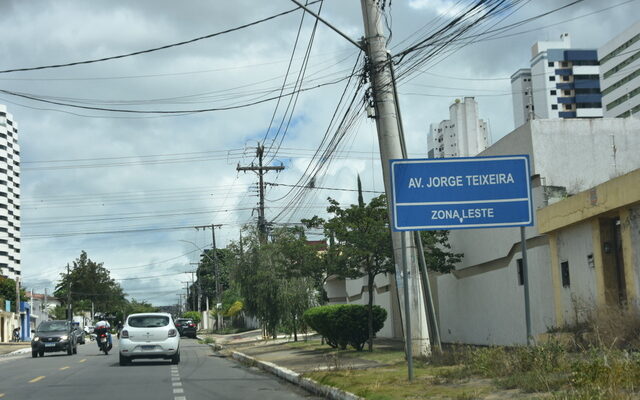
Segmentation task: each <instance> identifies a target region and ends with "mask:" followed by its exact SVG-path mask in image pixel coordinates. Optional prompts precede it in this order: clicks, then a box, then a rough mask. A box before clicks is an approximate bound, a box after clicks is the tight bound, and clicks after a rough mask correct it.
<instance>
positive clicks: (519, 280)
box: [516, 258, 524, 286]
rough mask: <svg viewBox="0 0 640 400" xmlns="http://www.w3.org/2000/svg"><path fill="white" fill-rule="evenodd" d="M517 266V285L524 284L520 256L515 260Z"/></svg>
mask: <svg viewBox="0 0 640 400" xmlns="http://www.w3.org/2000/svg"><path fill="white" fill-rule="evenodd" d="M516 264H517V266H518V285H520V286H524V266H523V265H522V258H518V259H517V260H516Z"/></svg>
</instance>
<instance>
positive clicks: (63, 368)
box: [60, 365, 71, 371]
mask: <svg viewBox="0 0 640 400" xmlns="http://www.w3.org/2000/svg"><path fill="white" fill-rule="evenodd" d="M69 368H71V367H69V366H68V365H67V366H66V367H62V368H60V371H64V370H65V369H69Z"/></svg>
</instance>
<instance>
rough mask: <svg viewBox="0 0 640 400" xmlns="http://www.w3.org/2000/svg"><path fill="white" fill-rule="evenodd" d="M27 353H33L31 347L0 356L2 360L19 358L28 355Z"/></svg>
mask: <svg viewBox="0 0 640 400" xmlns="http://www.w3.org/2000/svg"><path fill="white" fill-rule="evenodd" d="M27 353H31V349H30V348H29V347H26V348H24V349H19V350H16V351H12V352H11V353H6V354H0V358H3V357H11V356H19V355H21V354H27Z"/></svg>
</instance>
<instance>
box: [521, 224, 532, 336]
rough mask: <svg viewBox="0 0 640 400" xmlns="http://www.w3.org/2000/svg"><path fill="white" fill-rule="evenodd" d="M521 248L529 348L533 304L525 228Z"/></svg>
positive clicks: (522, 229)
mask: <svg viewBox="0 0 640 400" xmlns="http://www.w3.org/2000/svg"><path fill="white" fill-rule="evenodd" d="M520 247H521V249H520V250H521V251H522V281H523V284H524V318H525V325H526V330H527V346H529V345H531V337H532V334H531V303H530V302H529V266H528V264H527V238H526V237H525V234H524V226H521V227H520Z"/></svg>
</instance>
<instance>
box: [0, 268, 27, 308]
mask: <svg viewBox="0 0 640 400" xmlns="http://www.w3.org/2000/svg"><path fill="white" fill-rule="evenodd" d="M0 299H5V300H9V301H11V304H13V305H14V307H12V309H13V310H14V311H15V310H16V308H15V303H16V281H14V280H13V279H9V278H5V277H2V276H0ZM26 300H27V295H26V293H25V291H24V289H23V288H20V301H26ZM3 304H4V303H3Z"/></svg>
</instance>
